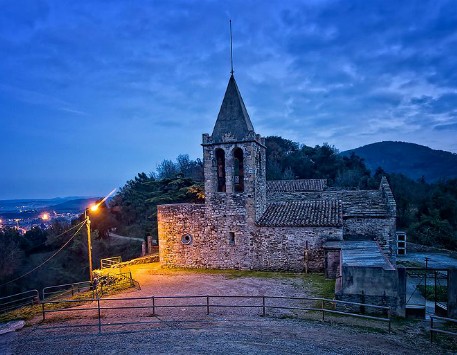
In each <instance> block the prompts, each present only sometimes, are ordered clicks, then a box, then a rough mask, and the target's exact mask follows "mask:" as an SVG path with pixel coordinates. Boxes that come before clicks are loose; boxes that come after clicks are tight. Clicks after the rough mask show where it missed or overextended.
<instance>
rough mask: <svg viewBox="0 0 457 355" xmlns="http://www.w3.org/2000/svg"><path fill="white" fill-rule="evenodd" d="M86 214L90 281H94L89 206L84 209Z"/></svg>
mask: <svg viewBox="0 0 457 355" xmlns="http://www.w3.org/2000/svg"><path fill="white" fill-rule="evenodd" d="M84 215H85V217H86V228H87V251H88V254H89V277H90V282H91V283H92V282H93V281H94V276H93V275H92V244H91V241H90V219H89V213H88V211H87V208H86V209H85V210H84Z"/></svg>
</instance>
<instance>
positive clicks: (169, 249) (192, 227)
mask: <svg viewBox="0 0 457 355" xmlns="http://www.w3.org/2000/svg"><path fill="white" fill-rule="evenodd" d="M157 223H158V234H159V257H160V262H161V263H162V265H164V266H182V267H198V265H204V264H205V262H206V256H205V253H204V251H205V249H206V247H205V243H204V235H205V228H204V225H205V206H204V205H198V204H188V203H182V204H174V205H160V206H157ZM185 235H190V236H191V238H192V241H191V243H190V244H189V245H185V244H183V243H182V238H183V237H184V236H185Z"/></svg>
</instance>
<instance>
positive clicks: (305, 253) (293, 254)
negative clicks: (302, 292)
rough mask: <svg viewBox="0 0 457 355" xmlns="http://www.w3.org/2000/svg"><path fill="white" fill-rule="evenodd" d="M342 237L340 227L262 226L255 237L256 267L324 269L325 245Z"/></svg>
mask: <svg viewBox="0 0 457 355" xmlns="http://www.w3.org/2000/svg"><path fill="white" fill-rule="evenodd" d="M342 239H343V231H342V229H341V228H338V227H259V228H258V229H257V230H256V231H255V233H254V238H253V257H254V260H253V262H254V264H253V268H254V269H258V270H291V271H297V272H302V271H305V270H308V271H319V272H322V271H323V270H324V250H323V247H322V244H323V243H324V242H326V241H327V240H342Z"/></svg>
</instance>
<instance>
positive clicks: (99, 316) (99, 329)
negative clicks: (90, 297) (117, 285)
mask: <svg viewBox="0 0 457 355" xmlns="http://www.w3.org/2000/svg"><path fill="white" fill-rule="evenodd" d="M97 308H98V334H100V333H101V332H102V318H101V311H100V298H97Z"/></svg>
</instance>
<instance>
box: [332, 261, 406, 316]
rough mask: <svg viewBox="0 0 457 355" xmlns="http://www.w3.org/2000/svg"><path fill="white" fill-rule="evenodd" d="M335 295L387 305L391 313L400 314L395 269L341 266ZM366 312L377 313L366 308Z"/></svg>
mask: <svg viewBox="0 0 457 355" xmlns="http://www.w3.org/2000/svg"><path fill="white" fill-rule="evenodd" d="M340 287H341V288H340V289H339V290H338V292H336V293H335V297H336V299H338V300H342V301H349V302H360V303H368V304H374V305H379V306H389V307H391V309H392V312H393V314H398V315H402V312H404V309H402V304H401V301H400V296H399V290H400V283H399V278H398V273H397V270H384V269H383V268H379V267H360V266H356V267H355V266H354V267H352V266H343V270H342V277H341V284H340ZM366 312H367V313H377V312H378V311H377V310H375V309H368V308H366Z"/></svg>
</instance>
